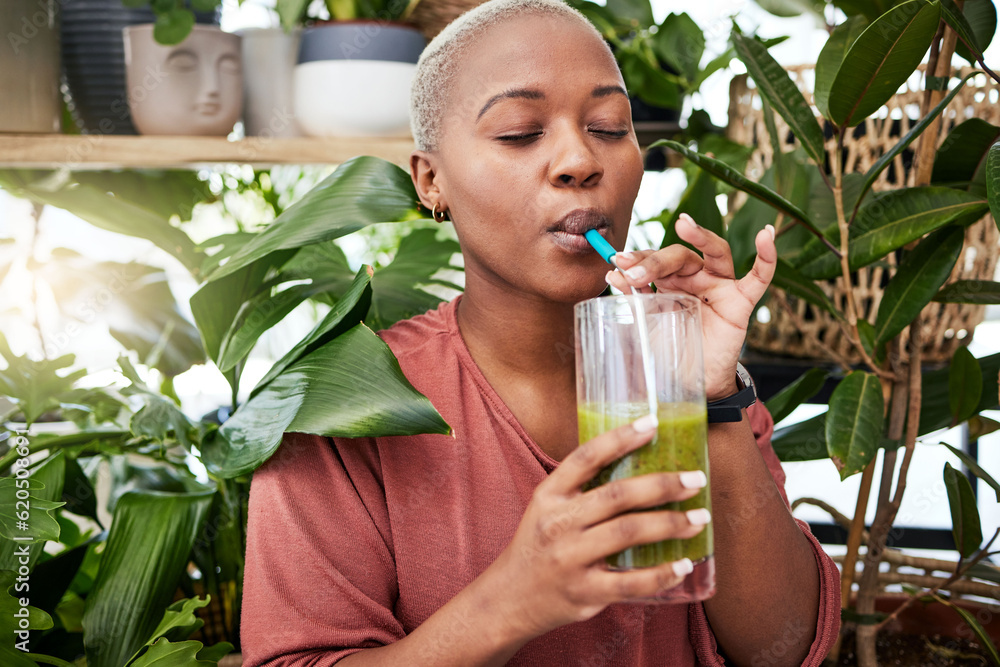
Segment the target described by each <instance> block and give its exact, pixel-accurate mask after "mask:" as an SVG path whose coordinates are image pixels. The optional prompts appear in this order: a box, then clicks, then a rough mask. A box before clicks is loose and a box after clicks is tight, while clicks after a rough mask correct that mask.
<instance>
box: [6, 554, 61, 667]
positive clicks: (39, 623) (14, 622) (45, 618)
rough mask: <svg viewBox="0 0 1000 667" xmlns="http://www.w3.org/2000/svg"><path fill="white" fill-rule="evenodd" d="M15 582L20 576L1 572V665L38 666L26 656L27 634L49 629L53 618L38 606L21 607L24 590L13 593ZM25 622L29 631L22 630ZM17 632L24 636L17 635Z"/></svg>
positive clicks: (26, 629)
mask: <svg viewBox="0 0 1000 667" xmlns="http://www.w3.org/2000/svg"><path fill="white" fill-rule="evenodd" d="M16 579H17V573H15V572H11V571H0V663H2V664H3V665H4V667H38V665H37V663H35V661H34V660H31V659H30V658H29V657H27V656H26V655H25V651H26V650H27V648H26V647H27V645H28V642H27V638H28V636H30V635H29V633H28V631H31V630H34V631H36V633H35V634H37V631H38V630H48V629H49V628H51V627H52V617H51V616H49V615H48V614H46V613H45V612H44V611H42V610H41V609H38V608H36V607H31V606H22V605H21V600H22V599H26V598H25V597H24V591H23V590H22V591H15V594H14V595H12V594H11V592H10V591H11V588H12V587H14V586H15V582H16ZM22 620H23V621H24V623H25V625H26V628H22V627H20V625H21V621H22ZM18 631H23V632H24V634H23V635H20V636H18V634H17V633H18ZM15 642H17V643H18V644H20V646H19V645H18V644H15ZM22 646H23V647H25V648H24V650H21V647H22Z"/></svg>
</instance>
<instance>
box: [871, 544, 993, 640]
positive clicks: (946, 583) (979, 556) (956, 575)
mask: <svg viewBox="0 0 1000 667" xmlns="http://www.w3.org/2000/svg"><path fill="white" fill-rule="evenodd" d="M998 536H1000V528H997V531H996V532H995V533H993V537H991V538H990V541H989V542H987V543H986V546H984V547H983V548H982V549H980V550H979V553H978V554H977V555H975V556H974V557H972V558H970V559H969V561H968V563H967V564H966V566H965V567H960V568H959V569H958V570H957V571H956V572H955V573H954V574H952V575H951V576H950V577H948V578H947V579H945V580H944V581H942V582H941V583H939V584H938V585H936V586H934V587H933V588H931V589H929V590H927V591H925V592H924V593H921V594H920V595H915V596H911V597H910V599H908V600H906V601H905V602H904V603H903V604H901V605H899V607H897V608H896V610H895V611H894V612H892V613H891V614H889V615H888V616H887V617H886V618H884V619H882V620H881V621H880V622H878V623H877V624H875V625H874V627H875V628H876V629H881V628H882V627H883V626H884V625H886V624H887V623H889V622H890V621H892V619H894V618H896V617H897V616H899V614H900V613H902V611H903V610H904V609H906V608H907V607H909V606H910V604H912V603H913V601H914V600H917V599H919V598H921V597H923V596H925V595H934V594H935V593H937V592H938V591H939V590H941V589H942V588H947V587H948V586H950V585H951V584H953V583H955V582H956V581H958V580H959V579H960V578H961V577H962V576H963V575H965V573H966V572H968V571H969V570H970V569H971V568H972V566H974V565H975V564H976V563H978V562H979V561H981V560H982V559H983V558H985V557H986V553H987V551H989V548H990V547H991V546H992V545H993V542H994V541H996V539H997V537H998ZM959 564H960V565H961V561H960V562H959Z"/></svg>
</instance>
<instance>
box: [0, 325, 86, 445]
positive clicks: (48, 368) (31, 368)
mask: <svg viewBox="0 0 1000 667" xmlns="http://www.w3.org/2000/svg"><path fill="white" fill-rule="evenodd" d="M0 357H2V358H3V360H4V361H5V362H6V363H7V368H5V369H3V370H2V371H0V396H6V397H7V398H8V399H9V400H10V401H11V402H12V403H14V404H15V405H16V406H17V407H18V408H19V409H20V411H21V415H22V416H23V418H24V421H25V422H26V423H27V425H28V426H29V427H30V426H31V425H32V424H33V423H34V422H35V420H36V419H38V418H39V417H40V416H41V415H42V414H44V413H45V412H48V411H50V410H57V409H59V408H60V407H61V406H62V405H63V403H64V401H65V400H66V399H68V398H69V397H70V396H71V395H72V390H73V384H74V383H75V382H76V381H77V380H79V379H80V378H81V377H83V376H84V375H86V374H87V371H86V370H84V369H82V368H81V369H77V370H75V371H71V372H66V373H64V374H60V371H65V370H66V369H68V368H69V367H71V366H72V365H73V363H74V361H75V359H76V357H75V356H74V355H72V354H64V355H63V356H61V357H57V358H55V359H41V360H34V359H31V358H29V357H28V356H27V355H23V356H17V355H15V354H14V353H13V352H12V351H11V349H10V346H9V345H7V339H6V338H4V337H3V335H2V334H0ZM6 417H9V415H6Z"/></svg>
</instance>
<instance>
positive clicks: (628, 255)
mask: <svg viewBox="0 0 1000 667" xmlns="http://www.w3.org/2000/svg"><path fill="white" fill-rule="evenodd" d="M618 256H619V257H621V258H622V259H632V252H631V251H629V252H624V251H623V252H620V253H618Z"/></svg>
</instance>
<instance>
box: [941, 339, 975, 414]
mask: <svg viewBox="0 0 1000 667" xmlns="http://www.w3.org/2000/svg"><path fill="white" fill-rule="evenodd" d="M982 395H983V371H982V368H980V366H979V362H978V361H977V360H976V358H975V357H974V356H972V353H971V352H969V348H967V347H960V348H958V349H957V350H955V354H954V355H953V356H952V358H951V367H950V368H949V371H948V405H949V407H950V408H951V423H952V425H953V426H954V425H956V424H959V423H961V422H964V421H965V420H966V419H969V418H970V417H971V416H972V415H974V414H976V413H977V412H978V411H979V401H980V399H981V398H982Z"/></svg>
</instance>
